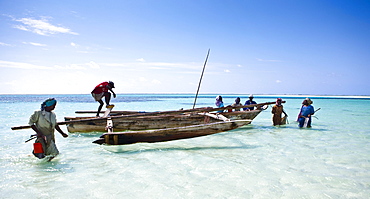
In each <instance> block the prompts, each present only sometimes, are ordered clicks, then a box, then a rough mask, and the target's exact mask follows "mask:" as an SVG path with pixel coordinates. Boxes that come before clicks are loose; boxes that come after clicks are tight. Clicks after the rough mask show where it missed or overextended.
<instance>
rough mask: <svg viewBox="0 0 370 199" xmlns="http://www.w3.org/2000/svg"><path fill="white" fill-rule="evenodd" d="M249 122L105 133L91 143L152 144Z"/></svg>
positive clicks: (236, 126) (222, 130) (220, 130)
mask: <svg viewBox="0 0 370 199" xmlns="http://www.w3.org/2000/svg"><path fill="white" fill-rule="evenodd" d="M251 121H252V120H234V121H224V122H215V123H208V124H201V125H192V126H183V127H176V128H168V129H156V130H144V131H127V132H119V133H105V134H103V135H102V136H101V137H100V139H98V140H95V141H94V142H93V143H96V144H107V145H126V144H134V143H138V142H147V143H154V142H165V141H171V140H179V139H188V138H194V137H200V136H206V135H211V134H216V133H221V132H225V131H229V130H233V129H236V128H238V127H241V126H244V125H247V124H249V123H251Z"/></svg>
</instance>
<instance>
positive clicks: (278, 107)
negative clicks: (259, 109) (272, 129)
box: [271, 98, 288, 126]
mask: <svg viewBox="0 0 370 199" xmlns="http://www.w3.org/2000/svg"><path fill="white" fill-rule="evenodd" d="M282 101H283V100H282V99H281V98H277V99H276V104H275V105H274V106H273V107H272V110H271V113H272V114H273V115H272V123H273V125H274V126H276V125H282V118H281V114H282V113H284V115H285V117H288V115H287V114H286V113H285V111H284V107H283V105H282V104H281V102H282Z"/></svg>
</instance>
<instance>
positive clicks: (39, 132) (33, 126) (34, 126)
mask: <svg viewBox="0 0 370 199" xmlns="http://www.w3.org/2000/svg"><path fill="white" fill-rule="evenodd" d="M31 128H32V130H33V131H35V132H36V134H37V137H38V138H42V139H43V140H44V141H45V143H47V140H46V136H45V135H44V134H43V133H41V131H39V129H38V128H37V127H36V125H34V124H33V125H31Z"/></svg>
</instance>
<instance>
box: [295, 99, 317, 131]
mask: <svg viewBox="0 0 370 199" xmlns="http://www.w3.org/2000/svg"><path fill="white" fill-rule="evenodd" d="M302 104H303V106H302V108H301V114H300V117H299V119H298V122H299V125H298V126H299V127H300V128H302V127H308V128H310V127H311V116H312V115H313V114H315V111H314V108H313V106H312V105H311V104H310V103H309V102H308V100H303V102H302Z"/></svg>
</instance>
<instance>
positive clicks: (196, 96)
mask: <svg viewBox="0 0 370 199" xmlns="http://www.w3.org/2000/svg"><path fill="white" fill-rule="evenodd" d="M210 50H211V49H208V53H207V57H206V61H205V62H204V66H203V71H202V75H201V76H200V80H199V85H198V90H197V94H196V95H195V99H194V104H193V109H194V107H195V104H196V102H197V98H198V93H199V88H200V84H201V82H202V78H203V73H204V69H205V68H206V64H207V60H208V56H209V51H210Z"/></svg>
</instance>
